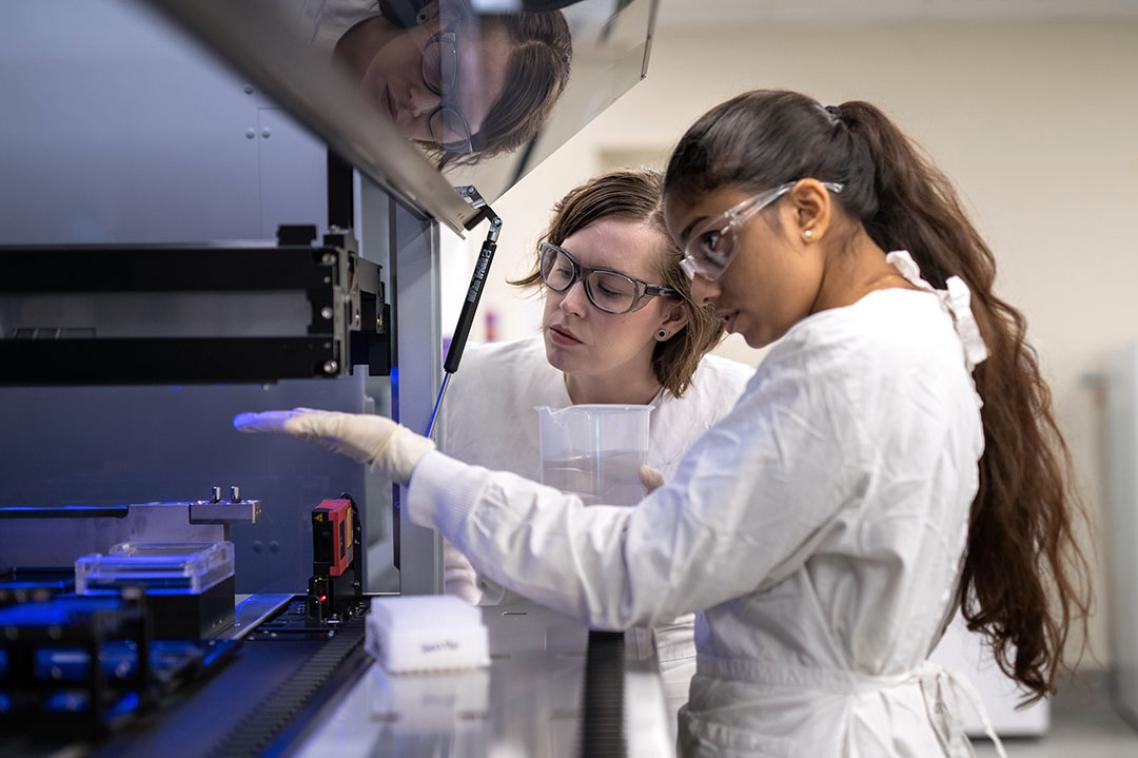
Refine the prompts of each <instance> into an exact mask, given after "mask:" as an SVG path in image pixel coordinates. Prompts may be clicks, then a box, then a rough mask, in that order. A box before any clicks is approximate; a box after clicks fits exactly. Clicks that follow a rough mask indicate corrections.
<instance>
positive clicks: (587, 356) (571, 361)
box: [542, 218, 677, 375]
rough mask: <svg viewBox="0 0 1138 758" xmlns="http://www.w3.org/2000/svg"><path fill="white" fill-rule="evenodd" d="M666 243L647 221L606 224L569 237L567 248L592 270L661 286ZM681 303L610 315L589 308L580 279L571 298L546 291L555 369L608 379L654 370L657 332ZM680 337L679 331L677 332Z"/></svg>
mask: <svg viewBox="0 0 1138 758" xmlns="http://www.w3.org/2000/svg"><path fill="white" fill-rule="evenodd" d="M664 246H665V240H663V239H662V237H661V234H660V232H658V231H656V230H655V229H653V228H651V227H649V226H648V225H646V224H645V223H643V222H641V221H633V220H629V219H620V218H607V219H601V220H600V221H597V222H595V223H593V224H590V225H589V226H587V227H585V228H584V229H582V230H580V231H578V232H576V233H575V234H571V235H570V236H568V237H566V238H565V240H564V241H563V242H562V243H561V247H562V248H563V249H565V250H566V251H567V252H569V254H570V255H572V256H573V258H574V259H575V260H577V261H578V262H579V263H580V264H581V265H582V266H585V267H587V268H603V269H611V270H613V271H618V272H620V273H622V274H626V275H628V276H630V277H632V278H634V279H639V280H641V281H644V282H648V283H650V284H656V285H660V284H661V281H660V274H659V263H660V256H662V255H663V254H664ZM676 302H677V301H676V300H674V299H672V298H666V297H651V298H649V299H648V302H647V304H646V305H644V307H642V308H640V309H639V310H636V311H632V312H630V313H621V314H613V313H606V312H604V311H602V310H600V309H598V308H597V307H596V306H594V305H593V304H592V303H590V302H589V300H588V297H587V296H586V295H585V286H584V282H582V281H581V280H580V279H578V280H577V281H576V282H574V283H573V284H572V286H570V287H569V289H567V290H566V291H565V292H554V291H552V290H550V289H548V288H546V290H545V312H544V315H543V317H542V332H543V334H544V337H545V354H546V357H547V358H548V360H549V363H550V364H551V365H552V366H554V367H555V368H558V369H560V370H561V371H564V372H565V373H566V374H576V375H605V374H610V373H611V372H614V371H619V370H625V369H626V368H627V369H628V370H631V371H641V370H643V369H644V368H646V367H650V366H651V361H652V352H653V350H654V348H655V346H656V339H655V334H656V330H657V329H659V328H661V325H662V324H664V323H665V321H666V320H667V315H668V312H669V309H671V308H674V307H675V305H676ZM673 331H674V328H673Z"/></svg>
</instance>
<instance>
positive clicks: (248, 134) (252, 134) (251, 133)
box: [245, 128, 257, 139]
mask: <svg viewBox="0 0 1138 758" xmlns="http://www.w3.org/2000/svg"><path fill="white" fill-rule="evenodd" d="M256 136H257V133H256V132H255V131H253V129H252V128H249V129H246V130H245V139H253V138H254V137H256Z"/></svg>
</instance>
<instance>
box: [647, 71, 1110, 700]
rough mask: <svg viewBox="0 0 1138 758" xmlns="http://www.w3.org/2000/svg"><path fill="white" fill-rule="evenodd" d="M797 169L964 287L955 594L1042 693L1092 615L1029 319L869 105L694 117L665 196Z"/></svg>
mask: <svg viewBox="0 0 1138 758" xmlns="http://www.w3.org/2000/svg"><path fill="white" fill-rule="evenodd" d="M803 177H814V178H816V179H819V180H821V181H833V182H841V183H843V184H844V185H845V187H844V189H843V191H842V192H841V194H840V195H838V196H837V202H839V203H840V204H841V206H842V208H843V209H844V210H845V211H846V212H847V213H848V214H849V215H851V216H852V217H854V218H855V219H858V220H859V221H860V222H861V223H862V225H863V226H864V228H865V230H866V232H867V233H868V234H869V235H870V237H871V238H872V239H873V241H874V242H875V243H877V245H878V246H879V247H881V248H882V249H883V250H887V251H888V250H908V251H909V252H910V253H911V254H912V256H913V258H914V259H915V260H916V262H917V264H918V265H919V266H920V268H921V272H922V274H923V275H924V276H925V277H926V278H927V279H928V280H929V281H930V282H931V283H932V284H933V286H935V287H938V288H943V287H944V286H945V280H946V279H947V278H948V277H950V276H954V275H955V276H959V277H961V278H962V279H963V280H964V281H965V282H966V283H967V284H968V286H969V288H970V289H971V290H972V310H973V313H974V315H975V317H976V320H977V323H978V324H979V327H980V332H981V334H982V336H983V338H984V341H985V343H986V344H987V346H988V349H989V357H988V359H987V360H986V361H985V362H983V363H982V364H980V365H979V366H978V367H977V368H976V370H975V372H974V374H973V377H974V380H975V382H976V387H977V390H978V391H979V394H980V396H981V398H982V399H983V401H984V407H983V409H982V411H981V418H982V422H983V427H984V439H985V449H984V454H983V457H982V458H981V459H980V486H979V490H978V491H977V494H976V498H975V500H974V501H973V503H972V513H971V521H970V526H969V533H968V543H967V547H966V552H965V556H964V568H963V574H962V576H961V583H960V589H959V596H958V600H959V603H960V608H961V612H962V614H963V616H964V619H965V620H966V622H967V624H968V627H969V629H972V630H973V631H978V632H980V633H982V634H984V635H985V637H986V638H987V639H988V640H989V642H990V643H991V645H992V648H993V651H994V652H995V657H996V661H997V662H998V664H999V666H1000V668H1001V669H1003V671H1004V672H1005V673H1007V674H1008V675H1009V676H1011V677H1013V678H1014V679H1016V680H1017V681H1018V682H1019V683H1020V684H1021V685H1023V686H1024V687H1025V688H1026V689H1027V690H1028V691H1029V693H1031V694H1030V696H1029V700H1036V699H1038V698H1040V697H1043V696H1044V695H1046V694H1048V693H1049V692H1052V691H1054V688H1055V676H1056V672H1057V670H1058V667H1059V665H1060V663H1061V659H1062V654H1063V648H1064V644H1065V643H1066V640H1067V635H1068V630H1069V628H1070V626H1071V624H1072V622H1075V621H1081V622H1082V623H1083V624H1084V625H1085V623H1086V616H1087V613H1088V607H1089V602H1090V601H1089V592H1088V591H1087V589H1086V588H1085V586H1084V585H1083V579H1084V577H1085V576H1086V562H1085V560H1084V558H1083V556H1082V553H1081V552H1080V550H1079V548H1078V546H1077V544H1076V541H1075V534H1074V521H1075V519H1076V518H1077V517H1078V516H1079V515H1081V511H1080V509H1079V508H1078V507H1077V503H1076V499H1075V498H1074V495H1073V493H1072V491H1071V489H1070V486H1069V479H1068V476H1069V474H1068V472H1069V469H1070V454H1069V452H1068V450H1067V447H1066V444H1065V443H1064V441H1063V438H1062V435H1061V434H1060V432H1059V429H1058V426H1057V425H1056V423H1055V417H1054V413H1053V411H1052V407H1051V392H1050V390H1049V389H1048V386H1047V384H1046V382H1044V380H1043V377H1042V375H1041V373H1040V370H1039V362H1038V359H1037V357H1036V355H1035V352H1034V350H1032V348H1031V347H1030V346H1029V345H1028V343H1027V338H1026V331H1027V327H1026V322H1025V319H1024V317H1023V315H1022V314H1021V313H1020V312H1019V311H1017V310H1016V309H1015V308H1013V307H1012V306H1011V305H1009V304H1008V303H1007V302H1005V301H1003V300H1001V299H1000V298H999V297H997V296H996V294H995V292H994V291H993V284H994V281H995V277H996V262H995V257H994V256H993V255H992V252H991V250H990V249H989V248H988V246H987V244H985V242H984V240H983V239H981V237H980V235H979V233H978V232H977V231H976V229H975V227H974V226H973V225H972V223H971V222H970V221H969V220H968V217H967V215H966V214H965V212H964V210H963V208H962V207H961V204H960V200H959V198H958V197H957V194H956V192H955V190H954V189H953V188H952V185H951V183H950V182H949V181H948V179H947V177H945V175H944V174H943V173H941V172H940V171H939V170H938V169H937V168H936V167H934V166H933V165H932V164H931V163H930V162H929V161H928V159H927V158H925V156H924V155H922V153H921V152H920V151H919V150H918V149H917V148H916V146H915V145H914V144H913V143H912V142H911V141H910V140H909V139H908V138H907V137H906V136H905V135H904V134H903V133H902V132H901V131H900V130H899V129H898V128H897V127H896V126H895V125H894V124H893V123H892V122H891V121H890V120H889V119H888V118H887V117H886V116H885V114H884V113H882V112H881V111H880V110H879V109H877V108H876V107H874V106H873V105H870V104H869V103H865V102H859V101H855V102H849V103H844V104H843V105H841V106H840V107H837V108H835V107H829V108H823V107H822V106H821V105H819V104H818V103H817V102H816V101H814V100H812V99H811V98H808V97H806V96H804V95H800V94H797V93H794V92H783V91H771V90H760V91H755V92H749V93H746V94H744V95H740V96H738V97H736V98H734V99H732V100H729V101H728V102H726V103H723V104H722V105H720V106H718V107H717V108H715V109H713V110H712V111H711V112H709V113H708V114H707V115H705V116H704V117H703V118H701V119H700V120H699V121H698V122H696V124H695V125H694V126H692V128H691V129H689V130H688V133H687V134H686V135H685V136H684V137H683V139H682V140H681V141H680V144H679V146H678V147H677V148H676V150H675V152H674V154H673V155H672V159H671V162H670V163H669V166H668V173H667V180H666V187H665V192H666V193H669V194H670V193H673V192H676V193H681V194H683V195H684V196H686V197H693V196H694V195H695V194H702V193H704V192H707V191H709V190H711V189H714V188H717V187H723V186H729V185H738V186H741V187H746V188H754V189H756V190H758V189H764V188H767V187H774V186H777V185H779V184H782V183H784V182H788V181H794V180H797V179H800V178H803Z"/></svg>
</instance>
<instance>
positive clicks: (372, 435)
mask: <svg viewBox="0 0 1138 758" xmlns="http://www.w3.org/2000/svg"><path fill="white" fill-rule="evenodd" d="M233 426H234V428H236V429H237V430H238V431H241V432H271V433H274V434H287V435H289V436H290V437H299V438H301V439H306V440H312V441H313V442H318V443H320V444H321V445H323V446H324V447H326V448H328V449H330V450H332V451H333V452H336V453H340V454H342V455H346V456H348V457H349V458H352V459H354V460H356V461H359V462H360V463H369V464H371V465H372V466H374V467H375V468H376V469H378V470H379V471H380V472H381V473H383V474H385V475H386V476H387V477H388V478H389V479H391V480H392V481H393V482H396V483H397V484H407V483H408V482H410V481H411V473H412V472H413V471H414V470H415V466H417V465H418V464H419V461H420V460H421V459H422V458H423V456H424V455H426V454H427V453H428V452H430V451H431V450H434V449H435V443H434V442H432V441H431V440H429V439H427V438H426V437H423V436H420V435H418V434H415V432H413V431H411V430H410V429H408V428H407V427H405V426H400V425H399V424H397V423H395V422H394V421H392V420H391V419H389V418H386V417H384V416H372V415H368V414H357V413H335V412H332V411H314V410H311V409H309V408H294V409H292V410H291V411H266V412H264V413H238V414H237V415H236V416H234V417H233Z"/></svg>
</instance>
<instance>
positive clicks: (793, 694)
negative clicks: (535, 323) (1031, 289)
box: [408, 252, 986, 758]
mask: <svg viewBox="0 0 1138 758" xmlns="http://www.w3.org/2000/svg"><path fill="white" fill-rule="evenodd" d="M889 260H890V261H891V262H893V263H894V265H896V266H897V267H898V268H899V269H900V270H901V271H902V273H904V274H906V276H908V277H909V278H910V280H911V281H920V280H919V278H918V275H917V272H916V266H915V265H914V264H913V262H912V259H911V258H910V257H909V256H908V254H907V253H903V252H902V253H892V254H890V256H889ZM922 284H923V283H922ZM924 286H926V287H927V285H924ZM968 299H969V293H968V290H967V288H966V287H964V285H963V283H962V282H961V281H960V280H959V279H953V280H950V282H949V289H948V291H941V292H939V293H937V294H930V293H927V292H917V291H912V290H900V289H892V290H883V291H876V292H873V293H871V294H869V295H867V296H865V297H864V298H862V299H861V300H859V301H858V302H857V303H855V304H853V305H850V306H847V307H843V308H835V309H832V310H827V311H824V312H821V313H817V314H814V315H812V316H810V317H808V318H806V319H804V320H803V321H801V322H800V323H798V324H797V325H795V326H794V327H793V328H792V329H791V330H790V331H789V332H788V333H787V334H786V336H785V337H783V338H782V339H781V340H780V341H779V342H778V343H777V344H776V345H775V346H774V347H773V348H772V350H771V352H770V353H769V354H768V356H767V357H766V359H765V360H764V361H763V363H762V365H761V366H760V367H759V370H758V372H757V373H756V375H755V376H754V378H753V379H752V380H751V381H750V383H749V384H748V387H747V390H746V392H745V393H744V394H743V397H742V398H741V399H740V400H739V403H738V404H737V405H736V406H735V408H734V409H733V410H732V412H731V413H730V414H729V415H728V416H727V417H726V418H724V419H723V420H722V421H721V422H720V423H719V424H717V425H716V426H715V427H714V428H712V429H711V430H710V431H709V432H708V433H707V434H705V435H704V436H703V437H701V438H700V439H699V440H698V441H697V442H696V444H695V445H694V446H693V447H692V448H691V450H690V451H689V452H688V454H687V455H686V456H684V459H683V460H682V461H681V463H680V465H679V468H678V470H677V472H676V475H675V476H674V478H673V479H672V480H671V481H670V482H669V483H668V484H667V485H666V486H664V487H662V488H660V489H658V490H656V491H655V492H654V493H652V494H651V495H650V496H648V497H647V498H646V499H645V500H644V501H643V502H642V503H640V505H639V506H637V507H635V508H616V507H606V506H592V507H589V508H585V507H583V506H582V505H581V504H580V501H579V500H577V499H576V498H573V497H571V496H566V495H562V494H561V493H559V492H557V491H555V490H551V489H549V488H545V487H542V486H540V485H538V484H535V483H532V482H529V481H526V480H523V479H521V478H520V477H517V476H515V475H512V474H506V473H500V472H499V473H492V472H490V471H487V470H485V469H481V468H476V467H470V466H465V465H462V464H460V463H458V462H456V461H453V460H451V459H449V458H447V457H446V456H445V455H442V454H440V453H437V452H431V453H428V454H427V455H426V456H425V457H424V458H423V460H422V461H421V462H420V463H419V465H418V466H417V467H416V469H415V472H414V476H413V478H412V481H411V488H410V494H409V503H408V507H409V508H410V514H411V518H412V519H413V520H414V521H415V522H416V523H420V524H427V525H432V526H434V525H437V526H438V528H440V529H441V531H442V532H443V534H444V535H446V536H447V537H448V538H449V539H450V540H451V541H452V542H454V543H455V544H456V545H458V546H460V547H461V549H462V550H463V552H465V553H466V554H467V555H468V556H471V557H472V558H473V562H474V563H475V565H477V566H478V567H479V569H480V570H482V571H484V572H485V573H487V574H488V575H489V576H491V577H493V578H494V579H495V580H496V581H498V582H499V583H501V584H503V585H505V586H507V587H509V588H511V589H513V590H516V591H518V592H521V593H524V594H526V595H528V596H530V597H533V598H535V599H538V600H539V601H541V602H542V603H544V604H546V605H548V606H550V607H553V608H556V609H560V610H562V611H564V612H567V613H571V614H574V615H577V616H580V617H582V618H586V619H588V620H589V622H590V623H591V624H593V625H595V626H597V627H605V628H613V629H619V628H625V627H628V626H630V625H633V624H640V623H652V622H654V621H656V620H658V619H661V618H671V617H674V616H676V615H679V614H682V613H687V612H690V611H700V613H699V614H698V615H697V621H696V649H697V651H698V673H697V675H696V677H695V678H694V679H693V680H692V686H691V696H690V700H689V702H688V705H687V707H686V708H685V709H684V710H683V711H682V712H681V719H680V744H681V747H682V749H683V751H684V752H685V753H686V754H689V755H730V756H743V755H747V756H756V755H758V756H811V757H812V756H850V757H851V758H852V757H855V756H935V755H951V756H960V755H969V754H970V753H971V747H970V746H969V744H968V741H967V738H966V737H965V736H964V735H963V733H962V731H961V729H960V727H959V719H958V718H957V713H958V708H959V707H960V704H959V703H958V702H957V701H958V699H959V698H958V694H959V693H960V692H961V690H962V689H964V690H966V689H967V688H966V687H962V686H960V685H959V684H958V681H957V679H956V677H954V676H951V675H948V674H945V673H944V672H943V671H940V670H939V669H936V668H935V667H934V666H933V665H932V664H929V663H927V661H926V658H927V656H928V654H929V652H930V651H931V650H932V648H933V647H934V646H935V644H936V642H937V640H938V639H939V637H940V635H941V633H942V629H943V627H944V625H945V623H946V621H947V619H948V618H949V616H950V615H951V612H952V605H953V603H954V600H955V590H956V587H957V582H958V578H959V576H960V568H961V557H962V554H963V550H964V546H965V539H966V532H967V524H968V514H969V510H970V506H971V503H972V500H973V498H974V497H975V494H976V490H977V485H978V477H979V474H978V465H977V464H978V460H979V458H980V456H981V454H982V452H983V445H984V440H983V432H982V427H981V422H980V398H979V396H978V395H977V394H976V391H975V387H974V385H973V382H972V378H971V373H970V372H971V368H972V367H973V366H974V364H976V363H978V362H980V361H981V360H983V359H984V357H985V356H986V351H985V348H984V344H983V342H982V341H981V340H980V336H979V331H978V330H977V328H976V324H975V321H974V320H973V318H972V314H971V311H970V310H969V306H968Z"/></svg>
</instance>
